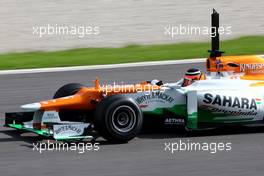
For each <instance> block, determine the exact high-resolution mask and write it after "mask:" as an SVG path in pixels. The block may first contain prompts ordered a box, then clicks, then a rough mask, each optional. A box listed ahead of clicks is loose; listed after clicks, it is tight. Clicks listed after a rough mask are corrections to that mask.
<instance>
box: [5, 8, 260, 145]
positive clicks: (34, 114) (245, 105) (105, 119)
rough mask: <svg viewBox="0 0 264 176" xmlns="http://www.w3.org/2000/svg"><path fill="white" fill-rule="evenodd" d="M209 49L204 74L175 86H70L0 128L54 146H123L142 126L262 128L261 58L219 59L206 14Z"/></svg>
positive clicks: (193, 72)
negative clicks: (97, 140)
mask: <svg viewBox="0 0 264 176" xmlns="http://www.w3.org/2000/svg"><path fill="white" fill-rule="evenodd" d="M212 26H213V27H215V28H212V29H213V31H212V32H215V33H216V35H215V37H212V49H211V51H210V56H209V58H208V59H207V62H206V68H207V73H206V74H204V73H202V72H201V71H200V70H198V69H195V68H194V69H189V70H188V71H187V72H186V75H185V77H184V79H181V80H179V81H178V82H176V83H163V82H162V81H158V80H152V81H144V82H141V83H137V84H127V85H115V88H113V87H110V88H109V87H107V86H104V85H100V83H99V80H98V79H96V80H95V85H94V87H88V86H85V85H82V84H79V83H70V84H67V85H64V86H62V87H61V88H59V89H58V90H57V91H56V93H55V94H54V96H53V99H51V100H46V101H40V102H36V103H30V104H26V105H22V106H21V108H22V109H24V111H22V112H9V113H6V115H5V116H6V117H5V126H6V127H11V128H15V129H19V130H22V131H31V132H35V133H37V134H39V135H41V136H45V137H49V138H54V139H55V140H71V139H84V138H88V137H91V134H92V132H93V131H96V132H98V133H99V134H100V135H101V136H102V137H104V138H105V139H107V140H108V141H110V142H127V141H129V140H131V139H133V138H134V137H135V136H137V134H138V133H139V132H140V131H141V130H142V128H143V121H145V120H146V119H147V117H148V120H150V121H155V120H157V119H158V121H159V122H160V123H162V124H163V125H172V126H174V127H175V128H177V127H179V126H181V127H184V128H185V129H186V130H190V131H192V130H200V129H208V128H214V127H219V126H225V125H229V124H241V125H245V124H264V91H263V86H264V81H263V79H264V74H263V71H264V69H263V67H264V58H263V57H262V56H222V53H223V52H221V51H219V34H218V27H219V14H218V13H217V12H216V11H215V10H214V11H213V13H212Z"/></svg>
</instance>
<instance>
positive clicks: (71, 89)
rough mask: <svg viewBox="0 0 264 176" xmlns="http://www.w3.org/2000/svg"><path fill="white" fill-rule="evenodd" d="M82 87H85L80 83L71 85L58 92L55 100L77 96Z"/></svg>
mask: <svg viewBox="0 0 264 176" xmlns="http://www.w3.org/2000/svg"><path fill="white" fill-rule="evenodd" d="M82 87H85V85H83V84H79V83H69V84H66V85H64V86H62V87H61V88H59V89H58V90H57V92H56V93H55V94H54V96H53V98H54V99H55V98H61V97H67V96H71V95H74V94H76V93H77V92H78V91H79V90H80V89H81V88H82Z"/></svg>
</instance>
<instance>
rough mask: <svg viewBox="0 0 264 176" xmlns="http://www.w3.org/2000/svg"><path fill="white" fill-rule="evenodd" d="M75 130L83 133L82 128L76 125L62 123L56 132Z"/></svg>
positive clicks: (77, 132)
mask: <svg viewBox="0 0 264 176" xmlns="http://www.w3.org/2000/svg"><path fill="white" fill-rule="evenodd" d="M69 131H72V132H75V133H76V134H81V132H82V130H81V129H79V128H78V127H77V126H76V125H74V126H73V125H62V126H61V127H59V128H58V129H56V130H55V131H54V132H55V134H61V133H64V132H69Z"/></svg>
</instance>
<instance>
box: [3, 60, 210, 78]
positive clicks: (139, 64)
mask: <svg viewBox="0 0 264 176" xmlns="http://www.w3.org/2000/svg"><path fill="white" fill-rule="evenodd" d="M205 60H206V59H205V58H197V59H184V60H167V61H152V62H133V63H124V64H107V65H90V66H75V67H53V68H37V69H17V70H2V71H0V75H12V74H25V73H48V72H65V71H80V70H95V69H109V68H125V67H143V66H155V65H174V64H175V65H177V64H190V63H201V62H205Z"/></svg>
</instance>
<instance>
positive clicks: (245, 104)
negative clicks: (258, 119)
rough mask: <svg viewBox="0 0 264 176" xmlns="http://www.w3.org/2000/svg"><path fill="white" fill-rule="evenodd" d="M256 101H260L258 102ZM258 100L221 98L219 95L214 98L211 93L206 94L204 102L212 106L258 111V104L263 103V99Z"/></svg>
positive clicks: (232, 97)
mask: <svg viewBox="0 0 264 176" xmlns="http://www.w3.org/2000/svg"><path fill="white" fill-rule="evenodd" d="M256 99H257V100H258V101H257V102H256ZM256 99H254V98H251V99H250V98H246V97H235V96H225V95H222V96H221V95H218V94H217V95H215V96H214V95H212V94H210V93H206V94H204V100H203V102H204V103H206V104H211V105H218V106H225V107H232V108H241V109H252V110H257V103H261V99H258V98H256Z"/></svg>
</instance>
